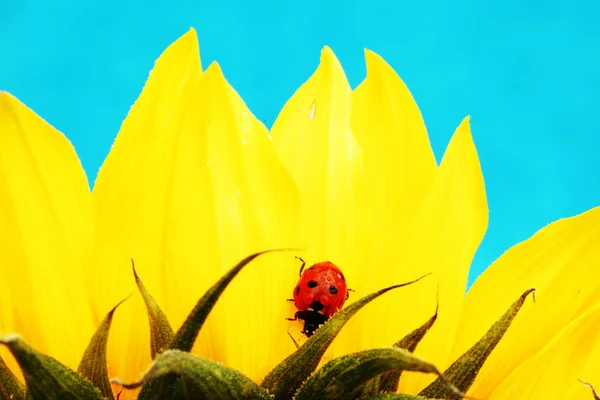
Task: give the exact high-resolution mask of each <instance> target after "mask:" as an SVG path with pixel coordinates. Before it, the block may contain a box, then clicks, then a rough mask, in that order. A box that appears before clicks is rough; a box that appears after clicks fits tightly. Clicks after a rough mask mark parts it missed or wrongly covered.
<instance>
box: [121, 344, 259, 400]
mask: <svg viewBox="0 0 600 400" xmlns="http://www.w3.org/2000/svg"><path fill="white" fill-rule="evenodd" d="M171 374H176V375H178V376H180V377H182V378H183V379H185V381H186V382H188V385H190V386H193V390H194V397H193V398H194V399H231V400H237V399H239V400H246V399H247V400H253V399H256V400H268V399H270V398H271V397H270V396H269V393H267V391H266V390H264V389H263V388H261V387H260V386H258V385H257V384H256V383H255V382H254V381H252V380H251V379H250V378H248V377H247V376H245V375H243V374H241V373H240V372H238V371H236V370H235V369H233V368H229V367H226V366H224V365H222V364H219V363H217V362H214V361H211V360H207V359H205V358H201V357H197V356H194V355H192V354H190V353H188V352H184V351H178V350H167V351H165V352H164V353H162V354H161V355H159V356H158V357H156V359H155V360H154V361H153V362H152V365H151V366H150V370H149V371H148V372H147V373H146V374H145V375H144V377H143V378H142V379H141V380H140V381H139V382H135V383H132V384H123V383H122V382H118V383H120V384H121V385H123V386H124V387H126V388H130V389H132V388H136V387H139V386H142V385H145V384H146V383H148V382H151V381H152V380H154V379H157V378H160V377H163V376H166V375H171ZM167 398H171V397H167Z"/></svg>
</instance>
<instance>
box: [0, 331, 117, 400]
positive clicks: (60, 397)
mask: <svg viewBox="0 0 600 400" xmlns="http://www.w3.org/2000/svg"><path fill="white" fill-rule="evenodd" d="M0 343H2V344H4V345H6V346H7V347H8V349H9V350H10V352H11V353H12V355H13V356H14V357H15V359H16V360H17V363H19V367H21V371H23V376H24V377H25V385H26V387H27V396H26V397H27V399H28V400H81V399H86V400H106V399H105V398H104V397H103V396H102V393H101V392H100V390H99V389H98V388H96V387H95V386H94V385H93V384H92V383H91V382H90V381H88V380H87V379H85V378H84V377H83V376H81V375H80V374H78V373H77V372H75V371H73V370H72V369H70V368H69V367H67V366H65V365H63V364H61V363H60V362H58V361H57V360H55V359H54V358H52V357H49V356H46V355H44V354H42V353H40V352H38V351H37V350H34V349H33V348H32V347H31V346H29V345H28V344H27V343H25V342H24V341H23V340H21V337H20V336H19V335H16V334H12V335H7V336H4V337H0Z"/></svg>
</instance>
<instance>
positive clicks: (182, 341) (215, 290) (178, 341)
mask: <svg viewBox="0 0 600 400" xmlns="http://www.w3.org/2000/svg"><path fill="white" fill-rule="evenodd" d="M274 251H286V249H275V250H265V251H261V252H259V253H254V254H252V255H249V256H248V257H246V258H244V259H243V260H242V261H240V262H239V263H238V264H237V265H236V266H235V267H233V268H232V269H230V270H229V272H227V273H226V274H225V275H224V276H223V277H222V278H221V279H220V280H219V281H218V282H217V283H215V284H214V285H213V286H212V287H211V288H210V289H208V291H207V292H206V293H205V294H204V296H202V298H201V299H200V300H198V303H196V306H195V307H194V309H193V310H192V312H191V313H190V314H189V315H188V317H187V318H186V320H185V321H184V322H183V325H181V328H179V330H178V331H177V333H176V334H175V337H174V338H173V341H172V342H171V344H170V345H169V349H171V350H182V351H191V350H192V347H193V346H194V342H195V341H196V338H197V337H198V333H200V329H201V328H202V325H204V321H206V318H207V317H208V314H209V313H210V312H211V311H212V309H213V307H214V306H215V304H216V303H217V300H218V299H219V297H220V296H221V294H222V293H223V292H224V291H225V288H227V285H229V284H230V283H231V281H232V280H233V278H235V277H236V275H237V274H238V273H239V272H240V271H241V270H242V268H244V267H245V266H246V265H247V264H248V263H250V261H252V260H254V259H255V258H256V257H258V256H260V255H263V254H267V253H272V252H274Z"/></svg>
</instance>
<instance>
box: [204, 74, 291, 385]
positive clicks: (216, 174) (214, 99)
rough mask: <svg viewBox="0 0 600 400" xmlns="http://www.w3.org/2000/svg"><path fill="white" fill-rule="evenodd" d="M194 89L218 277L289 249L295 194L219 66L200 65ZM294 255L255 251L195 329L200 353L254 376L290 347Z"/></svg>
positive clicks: (260, 130)
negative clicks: (200, 328) (198, 329)
mask: <svg viewBox="0 0 600 400" xmlns="http://www.w3.org/2000/svg"><path fill="white" fill-rule="evenodd" d="M198 92H199V93H198V98H199V103H198V104H197V105H196V107H197V108H198V109H201V110H203V112H202V113H200V118H201V120H202V121H203V123H205V125H204V126H203V132H202V135H203V137H204V138H205V140H206V141H207V145H206V146H207V153H206V156H205V157H206V162H207V163H209V167H208V170H209V173H210V182H211V184H212V197H213V201H214V208H213V212H214V215H215V220H216V228H217V230H216V231H214V232H213V233H211V234H217V233H218V238H219V249H218V250H217V252H216V254H217V256H218V257H219V259H220V260H221V264H220V265H221V270H220V271H219V275H222V274H223V273H224V272H225V271H226V270H229V268H231V267H232V266H233V265H234V264H236V263H237V262H238V261H240V260H241V259H242V258H243V257H246V256H248V255H249V254H251V253H254V252H257V251H262V250H266V249H273V248H283V247H285V248H289V247H295V244H296V243H297V241H296V232H297V229H298V215H299V211H300V203H299V195H298V190H297V188H296V186H295V185H294V182H293V180H292V178H291V176H290V175H289V174H288V173H287V172H286V171H285V170H284V168H283V166H282V165H281V163H280V161H279V159H278V158H277V156H276V154H275V152H274V149H273V147H272V144H271V141H270V140H269V138H268V132H267V130H266V128H265V127H264V125H262V124H261V123H260V122H259V121H258V120H257V119H256V118H255V117H254V116H253V115H252V114H251V113H250V112H249V110H248V109H247V107H246V105H245V104H244V102H243V101H242V99H241V98H240V97H239V96H238V95H237V93H235V91H234V90H233V89H232V88H231V87H230V86H229V84H228V83H227V82H226V81H225V78H224V77H223V75H222V73H221V70H220V69H219V66H218V65H217V64H213V65H211V67H210V68H209V69H208V70H207V71H206V73H205V76H204V77H203V78H202V80H201V82H200V85H199V87H198ZM192 249H195V248H194V247H192ZM292 255H293V254H289V253H288V254H271V255H268V256H264V257H261V258H260V259H257V260H256V261H253V262H252V264H251V265H249V266H248V267H247V268H246V269H245V270H244V271H243V273H241V274H240V276H238V277H236V279H235V280H234V281H233V282H232V283H231V284H230V286H228V288H227V290H226V291H225V293H224V294H223V296H222V297H221V298H220V299H219V302H218V303H217V305H216V307H215V309H214V310H213V314H211V317H209V322H210V324H209V325H208V326H207V328H206V330H207V331H206V332H203V333H201V334H200V337H199V339H198V343H199V344H198V347H199V349H200V352H201V354H210V353H211V352H215V348H216V349H219V350H218V353H217V356H216V358H217V359H218V360H223V362H225V363H226V365H228V366H230V367H233V368H236V369H239V370H240V371H242V372H243V373H245V374H247V375H249V376H250V377H251V378H253V379H255V380H257V381H258V380H259V379H262V377H264V375H265V374H266V373H267V372H268V371H269V370H270V368H272V367H273V366H274V365H275V364H276V363H277V362H279V361H280V360H281V359H283V358H284V357H285V355H287V354H288V353H289V352H290V351H291V350H292V349H293V348H294V347H293V342H292V341H291V340H290V339H289V337H288V335H287V333H286V329H287V325H288V323H287V322H286V321H285V318H286V317H289V316H291V315H293V314H292V313H290V308H291V307H292V306H291V304H289V303H287V302H286V301H285V299H287V298H289V297H290V296H291V291H292V290H293V287H294V284H295V281H296V279H297V275H296V271H297V264H296V262H295V261H296V260H295V259H294V258H293V256H292ZM287 265H291V266H292V268H291V270H290V268H286V266H287ZM214 281H216V279H214V280H213V281H212V282H211V284H212V283H213V282H214ZM203 338H204V339H203ZM211 338H212V340H211Z"/></svg>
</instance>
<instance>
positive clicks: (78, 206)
mask: <svg viewBox="0 0 600 400" xmlns="http://www.w3.org/2000/svg"><path fill="white" fill-rule="evenodd" d="M0 168H1V171H2V173H0V220H1V221H2V229H1V231H0V232H1V237H0V254H2V260H3V261H2V264H1V265H0V275H1V276H2V278H1V279H0V288H1V290H2V292H1V293H2V301H0V332H4V333H8V332H19V333H20V334H21V335H22V336H23V337H24V339H25V340H27V341H28V342H29V343H30V344H31V345H32V346H34V347H35V348H36V349H38V350H40V351H43V352H46V353H48V354H52V356H53V357H55V358H57V359H58V360H60V361H61V362H63V363H65V364H67V365H69V366H71V367H76V366H77V364H78V363H79V359H80V357H81V356H82V355H83V351H84V350H85V348H86V345H87V342H88V341H89V339H90V337H91V335H92V334H93V332H94V325H93V321H92V317H91V313H90V310H91V307H90V303H89V297H88V294H87V293H86V289H87V288H86V287H85V285H84V281H83V276H82V270H83V267H84V265H85V263H86V262H87V260H88V257H89V255H90V251H91V240H92V235H91V234H92V224H91V222H92V218H91V217H92V215H91V196H90V191H89V187H88V184H87V180H86V177H85V174H84V172H83V169H82V168H81V165H80V163H79V160H78V158H77V154H76V153H75V150H74V149H73V146H72V145H71V144H70V143H69V141H68V140H67V139H66V138H65V137H64V136H63V135H62V134H61V133H60V132H58V131H56V130H55V129H54V128H52V127H51V126H49V125H48V124H47V123H46V122H45V121H43V120H42V119H41V118H40V117H38V116H37V115H36V114H35V113H34V112H33V111H31V110H30V109H28V108H27V107H26V106H25V105H23V104H22V103H20V102H19V101H18V100H17V99H16V98H14V97H13V96H11V95H9V94H8V93H4V92H1V93H0ZM5 360H7V361H8V362H9V363H10V362H12V359H10V360H8V359H5Z"/></svg>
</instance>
